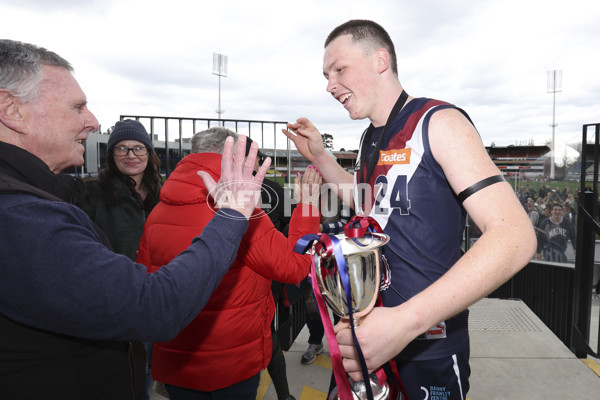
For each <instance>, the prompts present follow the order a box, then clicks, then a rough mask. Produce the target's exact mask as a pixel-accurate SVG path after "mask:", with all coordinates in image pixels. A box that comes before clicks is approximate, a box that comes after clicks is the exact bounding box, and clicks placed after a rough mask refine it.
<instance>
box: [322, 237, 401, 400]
mask: <svg viewBox="0 0 600 400" xmlns="http://www.w3.org/2000/svg"><path fill="white" fill-rule="evenodd" d="M335 237H336V238H337V239H338V240H339V243H340V245H341V250H342V253H343V254H344V260H345V262H346V267H347V269H348V278H349V280H350V287H351V293H352V304H350V305H349V304H348V301H347V298H346V293H345V291H344V288H343V286H342V280H341V277H340V272H339V270H338V266H337V262H336V260H335V256H334V255H331V256H327V255H326V253H325V252H324V251H321V252H318V251H317V250H316V249H317V248H316V247H315V246H314V245H313V249H312V256H313V258H314V264H315V275H316V281H317V284H318V286H319V289H320V291H321V294H322V296H323V298H324V299H325V302H326V303H327V305H328V306H329V308H331V310H332V311H333V312H334V313H336V314H337V315H338V316H340V317H348V316H349V307H350V306H351V307H352V313H353V315H352V317H353V321H351V323H353V324H354V326H355V327H358V324H359V322H360V318H361V317H363V316H365V315H366V314H368V313H369V312H370V311H371V310H372V309H373V307H374V306H375V302H376V300H377V295H378V293H379V281H380V279H381V274H380V254H379V251H380V247H381V246H383V245H385V244H386V243H387V242H388V241H389V239H390V238H389V236H388V235H386V234H384V233H367V234H366V236H363V237H360V238H349V237H346V236H345V235H344V234H340V235H336V236H335ZM369 384H370V385H371V391H372V393H373V400H383V399H387V398H388V397H389V394H390V390H389V386H388V384H387V382H386V383H384V384H383V385H380V384H379V383H378V381H377V378H376V377H375V376H373V374H372V375H371V379H370V382H369ZM350 386H351V389H352V392H353V397H354V399H356V400H366V399H367V389H366V386H365V382H364V381H359V382H354V381H352V380H351V379H350ZM337 398H338V396H337V388H336V389H334V390H333V391H332V393H331V395H330V397H329V400H335V399H337ZM397 399H398V400H401V399H402V393H398V397H397Z"/></svg>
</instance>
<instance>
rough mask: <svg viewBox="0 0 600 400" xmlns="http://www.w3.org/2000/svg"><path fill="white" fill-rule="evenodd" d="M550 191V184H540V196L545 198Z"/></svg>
mask: <svg viewBox="0 0 600 400" xmlns="http://www.w3.org/2000/svg"><path fill="white" fill-rule="evenodd" d="M549 191H550V186H548V185H546V186H544V185H540V189H539V191H538V196H539V197H541V198H543V199H544V198H546V195H547V194H548V192H549Z"/></svg>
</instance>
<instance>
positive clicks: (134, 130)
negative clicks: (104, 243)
mask: <svg viewBox="0 0 600 400" xmlns="http://www.w3.org/2000/svg"><path fill="white" fill-rule="evenodd" d="M106 151H107V154H106V166H105V167H104V168H103V169H102V170H101V171H100V173H99V175H98V179H92V180H89V181H87V182H86V189H87V190H86V197H85V201H84V202H83V205H82V208H83V210H84V211H85V212H86V213H87V215H88V216H89V217H90V219H91V220H92V221H94V222H95V223H96V224H97V225H98V226H99V227H100V228H101V229H102V231H103V232H104V233H105V234H106V236H108V240H109V241H110V244H111V246H112V249H113V250H114V251H115V253H119V254H124V255H126V256H127V257H129V258H130V259H131V260H132V261H135V258H136V257H137V251H138V246H139V244H140V238H141V237H142V232H143V230H144V222H146V218H147V217H148V214H150V211H152V209H153V208H154V206H155V205H156V203H158V200H159V193H160V187H161V182H162V178H161V176H160V159H159V158H158V156H157V155H156V153H155V152H154V146H153V145H152V141H151V140H150V136H149V135H148V132H147V131H146V128H144V126H143V125H142V124H141V123H140V122H139V121H134V120H124V121H117V123H116V124H115V127H114V129H113V131H112V132H111V134H110V137H109V138H108V143H107V145H106ZM144 347H145V350H146V394H145V395H144V396H143V399H148V394H147V391H148V389H149V388H150V385H151V383H152V375H151V373H150V358H151V354H152V353H151V352H152V343H145V344H144ZM133 355H134V356H135V357H139V356H142V355H143V352H140V351H136V352H134V354H133Z"/></svg>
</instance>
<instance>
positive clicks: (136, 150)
mask: <svg viewBox="0 0 600 400" xmlns="http://www.w3.org/2000/svg"><path fill="white" fill-rule="evenodd" d="M129 150H131V151H133V154H135V155H136V156H145V155H146V154H148V148H147V147H145V146H135V147H125V146H115V147H114V148H113V154H114V155H115V156H119V157H126V156H127V155H128V154H129Z"/></svg>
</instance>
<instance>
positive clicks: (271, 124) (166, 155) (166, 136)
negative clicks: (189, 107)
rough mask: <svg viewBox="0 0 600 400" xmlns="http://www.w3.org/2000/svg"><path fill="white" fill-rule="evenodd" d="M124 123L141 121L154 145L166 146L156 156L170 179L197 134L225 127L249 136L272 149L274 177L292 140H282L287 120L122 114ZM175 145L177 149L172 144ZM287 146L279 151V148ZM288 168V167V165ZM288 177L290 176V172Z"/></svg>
mask: <svg viewBox="0 0 600 400" xmlns="http://www.w3.org/2000/svg"><path fill="white" fill-rule="evenodd" d="M120 119H121V120H124V119H135V120H138V121H140V122H141V123H142V124H143V125H144V126H145V127H146V129H147V130H148V133H150V135H151V137H152V140H153V142H155V143H160V144H162V145H163V146H157V147H158V148H157V150H156V152H157V154H158V156H159V157H160V159H161V163H162V166H163V168H164V172H165V174H166V175H167V176H169V174H170V173H171V171H172V170H173V169H175V166H176V165H177V163H178V162H179V160H181V159H182V158H183V157H185V156H186V155H187V154H189V153H190V150H189V146H186V145H185V142H186V141H189V140H190V139H191V137H192V136H193V135H194V133H196V132H198V131H201V130H204V129H208V128H210V127H212V126H224V127H226V128H229V129H231V130H232V131H234V132H237V133H239V134H243V135H246V136H248V137H250V138H251V139H252V140H254V141H255V142H257V143H258V145H259V147H260V148H261V149H265V148H267V147H268V148H270V149H273V154H269V152H267V155H269V156H270V157H271V158H272V164H271V165H272V166H273V170H274V171H275V174H277V171H278V168H277V167H278V166H279V163H278V158H281V157H285V158H289V152H290V141H289V139H288V138H287V137H282V136H283V133H281V129H283V128H285V127H286V125H287V122H285V121H260V120H243V119H214V118H192V117H189V118H187V117H161V116H144V115H121V116H120ZM173 143H176V147H175V148H170V145H172V144H173ZM282 144H283V146H284V147H285V149H283V150H278V145H279V147H281V145H282ZM288 167H289V165H288ZM287 175H288V176H290V173H289V171H288V174H287Z"/></svg>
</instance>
